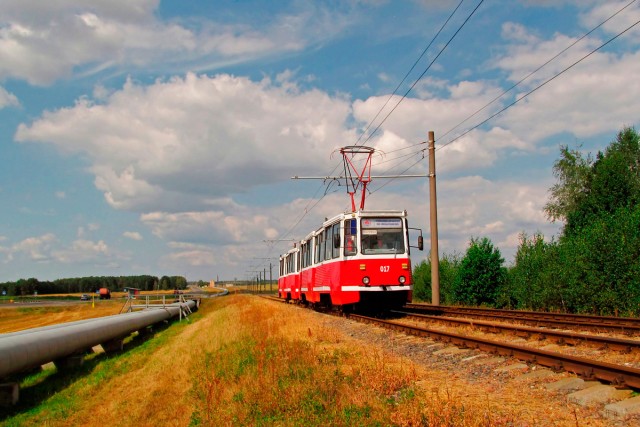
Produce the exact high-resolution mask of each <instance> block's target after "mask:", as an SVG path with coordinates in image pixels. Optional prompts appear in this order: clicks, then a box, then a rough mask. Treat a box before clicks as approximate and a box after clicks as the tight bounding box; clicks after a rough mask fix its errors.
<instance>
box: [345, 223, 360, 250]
mask: <svg viewBox="0 0 640 427" xmlns="http://www.w3.org/2000/svg"><path fill="white" fill-rule="evenodd" d="M356 236H357V222H356V220H355V219H347V220H345V222H344V254H345V255H355V254H356V253H357V252H358V248H357V247H356Z"/></svg>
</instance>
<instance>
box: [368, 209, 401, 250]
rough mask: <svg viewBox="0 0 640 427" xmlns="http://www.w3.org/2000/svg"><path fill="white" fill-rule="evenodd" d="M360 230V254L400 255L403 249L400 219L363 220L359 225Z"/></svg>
mask: <svg viewBox="0 0 640 427" xmlns="http://www.w3.org/2000/svg"><path fill="white" fill-rule="evenodd" d="M360 229H361V230H362V231H361V233H362V236H361V241H362V253H363V254H364V255H373V254H402V253H404V252H405V248H404V232H403V230H402V219H400V218H363V219H362V221H361V224H360Z"/></svg>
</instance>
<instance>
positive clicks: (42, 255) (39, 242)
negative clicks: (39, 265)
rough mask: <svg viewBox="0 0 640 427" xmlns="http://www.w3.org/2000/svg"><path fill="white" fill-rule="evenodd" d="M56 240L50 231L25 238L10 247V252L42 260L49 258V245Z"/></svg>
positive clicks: (37, 260) (38, 260)
mask: <svg viewBox="0 0 640 427" xmlns="http://www.w3.org/2000/svg"><path fill="white" fill-rule="evenodd" d="M56 241H57V238H56V236H55V235H54V234H52V233H46V234H43V235H42V236H37V237H29V238H26V239H24V240H22V241H20V242H18V243H16V244H14V245H13V246H12V247H11V254H24V255H26V256H27V257H28V258H29V259H31V260H32V261H36V262H43V261H49V260H50V259H51V247H52V245H53V244H54V243H55V242H56Z"/></svg>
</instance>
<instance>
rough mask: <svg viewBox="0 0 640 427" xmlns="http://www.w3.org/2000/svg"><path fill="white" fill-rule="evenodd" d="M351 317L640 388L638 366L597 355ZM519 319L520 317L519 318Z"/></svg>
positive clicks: (579, 338)
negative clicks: (599, 358) (612, 360)
mask: <svg viewBox="0 0 640 427" xmlns="http://www.w3.org/2000/svg"><path fill="white" fill-rule="evenodd" d="M267 298H268V299H271V300H275V301H280V302H283V300H282V299H280V298H276V297H267ZM334 314H336V313H334ZM411 315H413V316H418V317H427V318H429V320H438V321H446V322H450V323H456V324H458V325H462V324H473V325H474V326H481V327H483V328H489V329H490V330H491V329H492V328H506V329H509V330H511V332H514V333H517V334H526V335H528V336H532V335H541V334H543V333H544V334H545V336H547V337H550V338H552V339H554V340H556V341H559V342H561V343H564V344H578V343H590V344H592V345H598V346H601V347H605V348H607V349H616V350H618V351H632V350H637V349H638V348H639V347H640V342H639V341H635V340H627V339H616V338H610V337H597V336H591V335H583V334H574V333H564V332H559V331H551V330H543V329H539V328H526V327H522V326H515V325H511V327H509V326H508V325H504V324H502V325H499V324H493V323H489V322H478V321H472V320H461V319H453V318H451V319H445V318H443V317H442V316H427V315H418V314H415V313H411ZM348 318H349V319H351V320H355V321H358V322H364V323H369V324H374V325H377V326H381V327H384V328H389V329H391V330H395V331H399V332H403V333H405V334H407V335H413V336H421V337H428V338H431V339H435V340H438V341H442V342H445V343H451V344H453V345H456V346H458V347H461V348H469V349H477V350H480V351H485V352H488V353H492V354H496V355H500V356H506V357H513V358H516V359H519V360H522V361H525V362H529V363H535V364H538V365H541V366H546V367H548V368H550V369H552V370H555V371H567V372H571V373H574V374H576V375H578V376H580V377H582V378H583V379H585V380H599V381H604V382H607V383H610V384H612V385H614V386H616V387H629V388H633V389H635V390H640V369H638V368H634V367H628V366H624V365H619V364H613V363H607V362H601V361H598V360H594V359H588V358H584V357H576V356H571V355H567V354H563V353H560V352H555V351H548V350H542V349H536V348H532V347H527V346H523V345H517V344H511V343H507V342H502V341H494V340H489V339H486V338H481V337H472V336H467V335H462V334H458V333H453V332H448V331H442V330H437V329H432V328H426V327H421V326H414V325H407V324H403V323H401V322H398V321H394V320H385V319H378V318H373V317H368V316H363V315H359V314H350V315H348ZM431 318H435V319H431ZM512 319H513V318H512ZM517 320H519V318H518V319H517ZM566 322H568V321H566ZM568 324H571V322H568ZM493 330H497V329H493Z"/></svg>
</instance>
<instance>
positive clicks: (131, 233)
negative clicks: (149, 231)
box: [122, 231, 142, 240]
mask: <svg viewBox="0 0 640 427" xmlns="http://www.w3.org/2000/svg"><path fill="white" fill-rule="evenodd" d="M122 235H123V236H124V237H126V238H127V239H131V240H142V234H140V233H138V232H137V231H125V232H124V233H122Z"/></svg>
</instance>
